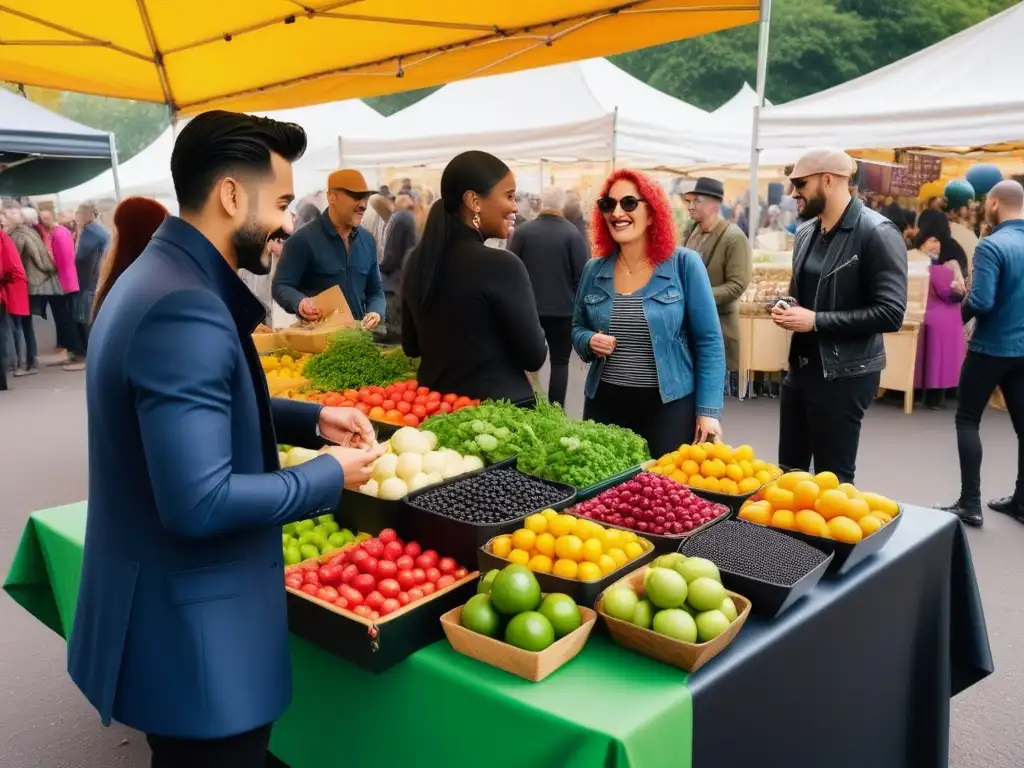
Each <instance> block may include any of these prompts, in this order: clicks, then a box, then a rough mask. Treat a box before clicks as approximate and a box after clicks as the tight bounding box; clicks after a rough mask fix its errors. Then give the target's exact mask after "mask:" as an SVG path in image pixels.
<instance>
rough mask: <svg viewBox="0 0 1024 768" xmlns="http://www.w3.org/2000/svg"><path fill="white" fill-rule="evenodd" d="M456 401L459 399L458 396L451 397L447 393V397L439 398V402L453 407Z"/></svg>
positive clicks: (451, 395)
mask: <svg viewBox="0 0 1024 768" xmlns="http://www.w3.org/2000/svg"><path fill="white" fill-rule="evenodd" d="M458 399H459V396H458V395H453V394H451V393H448V394H447V395H445V396H444V397H442V398H441V402H443V403H448V404H450V405H453V404H454V403H455V401H456V400H458Z"/></svg>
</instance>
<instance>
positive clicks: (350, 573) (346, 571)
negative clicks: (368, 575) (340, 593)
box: [341, 563, 359, 584]
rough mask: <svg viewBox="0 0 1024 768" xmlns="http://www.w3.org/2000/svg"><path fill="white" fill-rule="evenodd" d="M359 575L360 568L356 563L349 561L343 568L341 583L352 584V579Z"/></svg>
mask: <svg viewBox="0 0 1024 768" xmlns="http://www.w3.org/2000/svg"><path fill="white" fill-rule="evenodd" d="M358 575H359V569H358V568H357V567H356V565H355V563H349V564H348V565H346V566H345V567H344V568H342V569H341V583H342V584H351V583H352V579H354V578H355V577H356V576H358Z"/></svg>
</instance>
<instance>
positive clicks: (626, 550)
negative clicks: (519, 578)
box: [489, 509, 652, 581]
mask: <svg viewBox="0 0 1024 768" xmlns="http://www.w3.org/2000/svg"><path fill="white" fill-rule="evenodd" d="M523 526H524V527H523V528H520V529H519V530H518V531H515V532H514V533H512V534H509V535H506V536H497V537H495V538H494V539H492V540H491V542H490V544H489V549H490V551H491V553H492V554H494V555H495V556H497V557H501V558H504V559H506V560H508V561H509V562H511V563H515V564H517V565H525V566H526V567H527V568H529V569H530V570H531V571H535V572H536V573H551V574H554V575H555V576H560V577H562V578H564V579H573V580H577V581H598V580H599V579H602V578H604V577H605V576H607V575H608V574H610V573H613V572H614V571H616V570H617V569H619V568H621V567H622V566H624V565H625V564H626V563H629V562H632V561H633V560H636V559H637V558H638V557H641V556H642V555H644V554H646V553H647V552H649V551H650V550H651V547H652V544H651V543H650V542H649V541H647V540H646V539H641V538H639V537H638V536H637V535H636V534H635V533H633V532H632V531H620V530H617V529H615V528H607V529H606V528H603V527H602V526H600V525H598V524H597V523H595V522H594V521H592V520H587V519H585V518H582V517H574V516H572V515H568V514H562V515H560V514H558V513H557V512H555V511H554V510H553V509H545V510H544V511H543V512H540V513H538V514H535V515H530V516H529V517H528V518H526V520H525V521H523Z"/></svg>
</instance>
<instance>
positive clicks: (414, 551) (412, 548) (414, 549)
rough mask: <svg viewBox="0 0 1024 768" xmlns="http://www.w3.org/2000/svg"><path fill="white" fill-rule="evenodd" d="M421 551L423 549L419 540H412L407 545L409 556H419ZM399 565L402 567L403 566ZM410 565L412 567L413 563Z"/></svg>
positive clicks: (406, 550) (406, 551)
mask: <svg viewBox="0 0 1024 768" xmlns="http://www.w3.org/2000/svg"><path fill="white" fill-rule="evenodd" d="M421 551H422V550H421V549H420V543H419V542H418V541H410V542H409V543H408V544H406V545H405V554H407V555H408V556H409V557H419V556H420V552H421ZM398 567H399V568H401V567H402V566H398ZM409 567H410V568H412V566H411V565H410V566H409Z"/></svg>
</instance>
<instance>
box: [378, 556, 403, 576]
mask: <svg viewBox="0 0 1024 768" xmlns="http://www.w3.org/2000/svg"><path fill="white" fill-rule="evenodd" d="M375 573H376V576H377V578H378V579H393V578H395V576H397V575H398V566H397V565H395V563H394V562H393V561H391V560H378V561H377V570H376V572H375Z"/></svg>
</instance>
